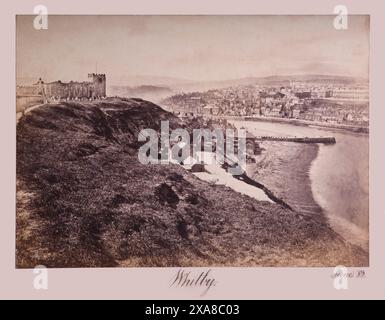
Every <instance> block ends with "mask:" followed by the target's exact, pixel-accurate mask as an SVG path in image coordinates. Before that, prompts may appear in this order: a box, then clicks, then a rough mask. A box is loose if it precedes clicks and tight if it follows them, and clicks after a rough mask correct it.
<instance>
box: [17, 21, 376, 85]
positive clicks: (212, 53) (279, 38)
mask: <svg viewBox="0 0 385 320" xmlns="http://www.w3.org/2000/svg"><path fill="white" fill-rule="evenodd" d="M34 18H35V16H17V18H16V73H17V78H18V79H23V78H39V77H42V78H43V79H44V80H46V81H54V80H62V81H69V80H78V81H82V80H87V75H88V73H92V72H95V71H97V72H99V73H106V75H107V79H110V80H111V82H113V83H114V84H115V83H116V84H125V83H121V82H129V81H130V79H132V78H135V77H144V76H145V77H172V78H180V79H186V80H192V81H217V80H229V79H238V78H244V77H263V76H270V75H296V74H327V75H343V76H355V77H364V78H368V68H369V67H368V57H369V17H368V16H349V17H348V29H347V30H336V29H335V28H334V26H333V20H334V18H335V17H334V16H326V15H324V16H314V15H309V16H92V15H91V16H67V15H63V16H48V29H47V30H36V29H34V27H33V20H34ZM127 84H129V83H127Z"/></svg>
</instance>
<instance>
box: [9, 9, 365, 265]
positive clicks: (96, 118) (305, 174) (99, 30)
mask: <svg viewBox="0 0 385 320" xmlns="http://www.w3.org/2000/svg"><path fill="white" fill-rule="evenodd" d="M339 22H340V23H339ZM369 26H370V19H369V15H349V18H348V23H347V22H346V23H344V21H336V15H49V16H45V17H44V16H43V17H39V16H36V15H32V14H31V15H16V40H15V41H16V186H15V188H16V212H15V215H16V216H15V220H16V234H15V239H16V242H15V244H16V247H15V259H16V261H15V266H16V268H18V269H30V268H35V267H36V266H45V267H46V268H103V267H119V268H126V267H127V268H129V267H335V266H338V265H343V266H346V267H369V134H370V133H369V118H370V117H369V101H370V97H369V54H370V50H369V48H370V45H369V38H370V27H369ZM12 214H13V213H12Z"/></svg>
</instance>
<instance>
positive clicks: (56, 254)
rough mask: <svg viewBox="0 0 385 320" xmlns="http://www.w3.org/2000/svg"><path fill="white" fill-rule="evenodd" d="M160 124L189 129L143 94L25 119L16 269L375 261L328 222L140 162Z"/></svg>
mask: <svg viewBox="0 0 385 320" xmlns="http://www.w3.org/2000/svg"><path fill="white" fill-rule="evenodd" d="M161 120H169V121H170V127H171V128H176V127H182V126H185V125H186V124H183V123H181V122H180V120H179V119H177V118H175V117H174V116H173V115H171V114H170V113H168V112H166V111H164V110H163V109H161V108H160V107H158V106H156V105H154V104H152V103H150V102H147V101H143V100H140V99H107V100H105V101H103V102H93V103H87V104H84V105H83V104H80V103H62V104H58V105H45V106H43V107H40V108H38V109H35V110H33V111H31V112H30V113H28V114H26V115H25V116H24V117H22V118H21V119H20V121H19V123H18V125H17V212H16V223H17V230H16V250H17V251H16V265H17V267H21V268H26V267H31V268H32V267H34V266H36V265H41V264H42V265H45V266H47V267H102V266H209V265H210V266H211V265H232V266H283V265H284V266H296V265H298V266H325V265H328V266H335V265H338V264H343V265H345V266H350V265H355V266H358V265H365V264H367V258H366V255H365V253H363V252H362V251H360V250H359V249H357V248H355V247H353V246H351V245H349V244H347V243H346V242H345V241H343V240H342V239H341V238H340V237H339V236H338V235H337V234H335V233H334V232H333V231H332V230H331V229H330V228H329V227H328V225H327V223H326V222H325V219H324V218H323V217H320V216H319V217H317V215H314V216H309V215H303V214H300V213H297V212H295V211H291V210H289V209H285V208H283V207H282V206H279V205H277V204H271V203H268V202H258V201H256V200H255V199H252V198H249V197H247V196H244V195H241V194H238V193H236V192H234V191H233V190H231V189H229V188H226V187H224V186H217V185H212V184H209V183H206V182H204V181H201V180H199V179H198V178H196V177H195V176H193V175H192V174H191V173H189V172H187V171H185V170H184V169H183V168H182V167H180V166H178V165H172V164H170V165H160V164H159V165H143V164H141V163H139V161H138V160H137V150H138V143H137V136H138V133H139V131H140V130H141V129H143V128H153V129H155V130H156V131H160V121H161Z"/></svg>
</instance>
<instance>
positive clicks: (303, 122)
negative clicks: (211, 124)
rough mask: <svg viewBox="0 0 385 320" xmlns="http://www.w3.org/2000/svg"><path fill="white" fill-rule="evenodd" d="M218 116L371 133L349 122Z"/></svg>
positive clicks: (354, 132) (238, 119)
mask: <svg viewBox="0 0 385 320" xmlns="http://www.w3.org/2000/svg"><path fill="white" fill-rule="evenodd" d="M218 118H223V119H227V120H235V121H252V122H270V123H281V124H289V125H293V126H299V127H316V128H318V129H327V130H338V131H345V132H350V133H353V134H365V135H368V134H369V127H361V126H354V125H348V124H331V123H326V122H317V121H309V120H301V119H289V118H274V117H247V116H245V117H241V116H219V117H218Z"/></svg>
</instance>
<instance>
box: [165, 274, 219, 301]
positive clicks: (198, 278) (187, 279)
mask: <svg viewBox="0 0 385 320" xmlns="http://www.w3.org/2000/svg"><path fill="white" fill-rule="evenodd" d="M210 273H211V270H210V269H209V270H207V271H206V272H201V273H199V275H198V274H197V275H195V276H194V275H193V274H192V273H191V271H186V270H183V269H179V271H178V272H177V274H176V275H175V277H173V279H172V283H171V286H174V287H180V288H183V287H185V288H202V294H201V296H203V295H205V294H206V293H207V292H208V291H209V290H210V289H211V288H212V287H215V286H216V285H217V281H216V280H215V278H213V277H211V275H210Z"/></svg>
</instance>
